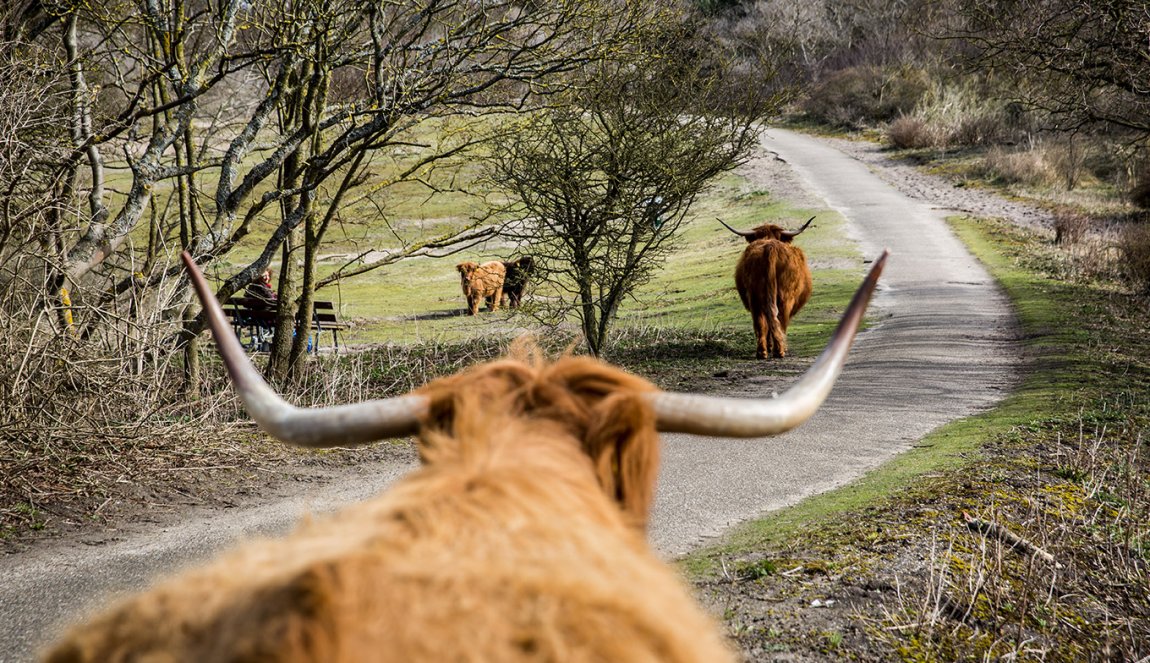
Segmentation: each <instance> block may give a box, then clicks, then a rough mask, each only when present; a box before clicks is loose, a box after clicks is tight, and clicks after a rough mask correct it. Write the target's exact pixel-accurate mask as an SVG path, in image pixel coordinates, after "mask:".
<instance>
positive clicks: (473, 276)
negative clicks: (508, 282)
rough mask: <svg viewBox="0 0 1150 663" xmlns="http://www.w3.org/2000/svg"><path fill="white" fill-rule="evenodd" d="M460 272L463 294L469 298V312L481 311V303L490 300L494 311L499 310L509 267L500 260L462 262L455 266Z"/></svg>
mask: <svg viewBox="0 0 1150 663" xmlns="http://www.w3.org/2000/svg"><path fill="white" fill-rule="evenodd" d="M455 269H456V271H458V272H459V285H460V287H462V288H463V296H464V297H465V298H466V299H467V314H468V315H476V314H477V313H479V303H480V302H482V301H483V300H484V298H486V299H487V301H488V307H489V308H490V309H491V310H492V311H498V310H499V302H500V300H501V299H503V281H504V279H505V278H506V275H507V269H506V268H505V267H504V266H503V263H502V262H500V261H498V260H492V261H491V262H485V263H483V264H482V265H479V264H476V263H474V262H461V263H459V264H458V265H456V266H455Z"/></svg>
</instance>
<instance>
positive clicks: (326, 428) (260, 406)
mask: <svg viewBox="0 0 1150 663" xmlns="http://www.w3.org/2000/svg"><path fill="white" fill-rule="evenodd" d="M183 260H184V265H186V266H187V268H188V274H189V275H190V277H191V279H192V285H193V286H194V287H195V289H196V294H197V295H199V297H200V303H202V304H203V306H204V310H205V311H206V312H207V314H208V324H209V325H211V328H212V335H213V336H214V337H215V339H216V346H217V347H218V348H219V352H220V356H222V357H223V359H224V364H225V365H226V366H227V369H228V373H229V374H230V375H231V376H232V382H233V383H234V384H235V387H236V392H238V393H239V395H240V399H241V400H242V401H243V402H244V407H246V408H247V410H248V414H249V415H251V418H252V419H255V421H256V423H257V424H259V425H260V428H262V429H264V430H265V431H267V432H268V433H270V434H271V435H273V436H274V437H276V438H277V439H280V440H282V441H284V442H287V443H289V444H295V445H298V446H301V447H338V446H346V445H354V444H366V443H368V442H375V441H376V440H383V439H387V438H392V437H404V436H406V435H411V434H412V433H415V432H416V431H417V430H418V429H419V421H420V418H421V417H422V416H423V415H424V414H425V413H426V412H427V406H428V403H427V398H426V397H424V396H413V395H410V394H409V395H406V396H399V397H396V398H389V399H386V400H376V401H368V402H366V403H355V404H353V405H340V406H337V407H322V408H311V409H303V408H297V407H295V406H293V405H291V404H289V403H287V402H286V401H284V400H283V399H282V398H280V397H279V396H278V395H277V394H276V393H275V392H274V391H272V388H271V387H269V386H268V384H267V383H266V382H264V380H263V378H262V377H260V374H259V372H258V371H256V368H255V366H252V363H251V361H250V360H249V359H248V358H247V355H245V354H244V349H243V347H242V346H240V341H239V339H238V338H236V335H235V332H233V331H232V326H231V324H229V323H228V321H227V318H225V317H224V312H223V309H221V308H220V303H219V302H218V301H216V298H215V296H214V295H213V294H212V292H211V289H210V288H209V287H208V283H207V281H205V280H204V276H203V274H201V273H200V270H199V268H198V267H196V263H195V261H194V260H192V257H191V256H190V255H188V254H187V252H185V253H184V254H183Z"/></svg>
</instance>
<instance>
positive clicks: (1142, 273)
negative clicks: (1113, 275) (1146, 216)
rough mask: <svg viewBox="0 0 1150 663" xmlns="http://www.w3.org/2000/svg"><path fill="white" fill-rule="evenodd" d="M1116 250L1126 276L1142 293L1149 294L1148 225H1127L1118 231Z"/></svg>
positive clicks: (1149, 239) (1149, 230)
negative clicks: (1120, 255)
mask: <svg viewBox="0 0 1150 663" xmlns="http://www.w3.org/2000/svg"><path fill="white" fill-rule="evenodd" d="M1118 248H1119V250H1120V251H1121V254H1122V268H1123V271H1124V272H1125V274H1126V276H1127V277H1128V278H1129V279H1130V280H1131V281H1132V282H1133V283H1135V284H1136V285H1138V286H1140V287H1141V289H1142V290H1143V291H1144V292H1150V224H1147V223H1137V224H1136V223H1131V224H1127V225H1126V226H1125V227H1124V228H1123V229H1122V230H1121V231H1120V234H1119V240H1118Z"/></svg>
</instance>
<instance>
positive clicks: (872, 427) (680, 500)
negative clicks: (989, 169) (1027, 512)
mask: <svg viewBox="0 0 1150 663" xmlns="http://www.w3.org/2000/svg"><path fill="white" fill-rule="evenodd" d="M764 146H765V147H766V148H767V150H769V151H771V152H774V153H775V154H777V155H778V156H779V158H781V159H782V160H783V161H785V162H787V163H788V164H789V165H790V167H791V168H792V169H793V170H794V172H795V174H796V175H797V176H798V178H799V179H800V180H801V181H803V182H804V183H805V184H806V186H808V187H809V188H810V189H811V190H812V191H813V192H814V193H815V194H816V196H817V197H819V198H821V199H822V200H823V201H825V203H826V204H827V205H828V206H830V207H831V208H833V209H835V210H836V211H838V212H840V213H841V214H842V215H843V217H845V219H846V221H847V231H848V233H850V235H851V236H852V238H853V239H855V240H856V241H857V242H858V243H859V245H860V246H861V249H862V252H863V254H864V255H866V256H870V257H872V258H874V257H877V256H878V255H879V254H880V253H881V252H882V249H883V248H884V247H885V248H889V249H890V251H891V257H890V259H889V260H888V262H887V266H886V268H885V270H884V271H883V275H882V279H881V281H880V282H879V292H878V295H877V296H876V297H875V299H874V301H873V302H872V304H871V309H870V314H869V316H870V319H871V320H872V321H873V322H877V324H874V325H873V326H872V327H871V328H870V329H868V330H867V331H865V332H863V333H862V334H860V335H859V337H858V340H857V341H856V342H855V346H854V349H853V350H852V351H851V358H850V359H849V360H848V361H847V365H846V367H845V369H844V370H843V373H842V376H841V377H840V378H839V381H838V383H837V384H836V385H835V388H834V391H833V392H832V393H831V396H830V398H829V399H828V401H827V402H826V404H825V405H823V407H822V408H821V409H820V410H819V411H818V413H817V414H815V416H814V417H813V418H812V419H811V420H810V421H808V422H807V423H806V424H804V425H803V426H801V427H800V428H798V429H797V430H794V431H791V432H790V433H788V434H786V435H781V436H778V437H774V438H769V439H764V440H730V439H700V438H691V437H687V436H681V435H671V436H664V447H663V448H664V465H663V472H662V473H661V475H660V478H659V492H658V495H657V498H656V508H655V516H654V522H653V526H652V530H651V536H652V538H653V541H654V543H655V545H656V546H657V547H658V548H659V549H660V550H662V551H665V552H668V553H679V552H683V551H685V550H687V549H689V548H691V547H694V546H696V545H698V543H699V542H700V539H701V538H704V537H707V536H710V535H714V534H717V533H719V532H721V531H722V530H723V529H725V528H726V527H728V526H729V525H731V524H733V523H736V522H741V521H744V520H748V519H750V518H753V517H755V516H758V515H760V514H762V513H764V512H766V511H771V510H774V509H778V508H781V507H784V506H788V505H791V504H794V503H796V502H798V501H799V500H801V499H803V498H804V497H807V496H809V495H814V494H817V493H820V492H823V491H826V490H829V489H831V488H834V487H836V486H840V485H842V484H844V483H847V482H849V481H851V480H852V479H855V478H857V477H859V476H861V475H862V474H864V473H865V472H867V471H868V470H871V469H873V468H875V467H877V466H878V465H879V464H881V463H882V462H883V461H885V460H887V459H889V458H890V457H892V456H894V455H895V454H897V453H899V452H900V451H904V450H906V449H907V448H909V447H910V445H911V444H913V443H914V442H915V441H916V440H918V439H920V438H921V437H923V436H924V435H926V434H927V433H929V432H930V431H932V430H934V429H935V428H937V427H938V426H940V425H942V424H944V423H946V422H948V421H951V420H953V419H957V418H960V417H963V416H966V415H969V414H971V413H973V412H976V411H978V410H981V409H985V408H987V407H990V406H991V405H993V404H994V403H995V402H996V401H998V400H999V399H1000V398H1002V396H1003V395H1004V393H1005V391H1006V390H1007V389H1008V388H1009V386H1010V385H1011V384H1012V383H1013V382H1014V380H1015V377H1014V376H1015V367H1016V366H1017V365H1018V360H1017V356H1018V355H1017V346H1016V344H1015V343H1014V340H1013V339H1014V338H1015V333H1014V329H1015V325H1014V317H1013V314H1012V312H1011V310H1010V306H1009V303H1008V301H1007V299H1006V297H1005V295H1004V294H1003V293H1002V292H1001V291H1000V290H999V289H998V287H997V285H996V284H995V282H994V281H993V280H992V279H991V277H990V275H989V274H988V273H987V272H986V270H985V269H983V267H982V266H981V265H980V264H979V263H978V262H977V261H976V260H975V258H974V257H973V256H972V255H971V254H970V252H969V251H967V250H966V247H965V246H964V245H963V244H962V243H961V242H960V241H959V240H958V238H956V237H955V236H954V234H953V233H952V232H951V231H950V228H949V227H948V226H947V225H946V222H945V221H944V218H945V216H946V212H945V211H943V210H939V209H936V208H934V207H932V206H930V205H928V204H926V203H923V202H919V201H915V200H912V199H910V198H908V197H907V196H905V195H903V194H901V193H899V192H898V191H896V190H895V189H894V188H892V187H891V186H890V185H888V184H887V183H886V182H885V181H883V180H882V179H881V178H879V177H878V176H877V175H876V174H875V173H873V172H872V171H871V170H870V169H869V168H868V167H867V166H866V165H865V164H863V163H862V162H860V161H858V160H856V159H854V158H852V157H850V156H848V155H846V154H844V153H842V152H840V151H839V150H837V149H835V148H834V147H831V146H829V145H827V144H826V143H824V142H822V141H820V140H818V139H815V138H811V137H809V136H805V135H802V134H796V133H792V132H789V131H783V130H778V129H772V130H770V131H768V132H767V136H766V137H765V139H764ZM808 232H810V231H808ZM815 232H817V231H815ZM796 242H797V243H799V244H801V243H802V238H801V237H800V238H799V239H797V240H796ZM815 257H817V256H815ZM815 287H816V292H815V295H814V296H816V297H817V296H818V293H817V288H818V285H817V283H816V286H815ZM800 315H801V314H800ZM750 326H751V323H750V320H749V319H748V320H747V328H748V333H749V332H750ZM755 382H756V381H755V380H752V381H751V383H750V384H748V385H746V387H745V389H744V390H743V395H746V396H762V395H764V394H769V393H770V391H771V389H773V388H775V387H774V386H766V385H763V384H759V385H758V388H756V384H755ZM780 388H781V387H780Z"/></svg>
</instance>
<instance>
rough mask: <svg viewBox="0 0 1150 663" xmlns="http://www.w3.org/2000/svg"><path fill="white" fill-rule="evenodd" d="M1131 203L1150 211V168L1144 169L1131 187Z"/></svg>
mask: <svg viewBox="0 0 1150 663" xmlns="http://www.w3.org/2000/svg"><path fill="white" fill-rule="evenodd" d="M1129 198H1130V202H1131V203H1133V204H1134V205H1135V206H1137V207H1139V208H1141V209H1150V168H1143V169H1142V172H1141V173H1139V175H1138V179H1137V180H1136V181H1135V182H1134V186H1132V187H1130V194H1129Z"/></svg>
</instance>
